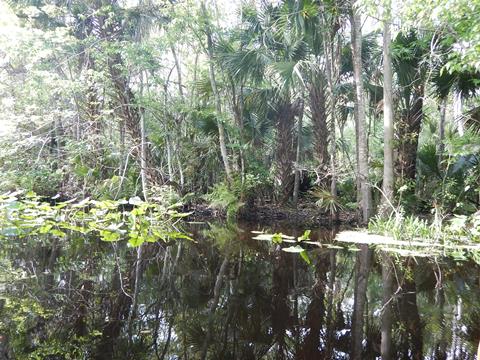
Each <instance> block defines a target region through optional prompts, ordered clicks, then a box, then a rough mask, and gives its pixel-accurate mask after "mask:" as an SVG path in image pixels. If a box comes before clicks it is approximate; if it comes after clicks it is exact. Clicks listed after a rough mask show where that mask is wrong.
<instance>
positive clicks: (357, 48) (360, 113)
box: [350, 9, 372, 224]
mask: <svg viewBox="0 0 480 360" xmlns="http://www.w3.org/2000/svg"><path fill="white" fill-rule="evenodd" d="M350 21H351V24H352V58H353V59H352V60H353V73H354V81H355V106H356V108H357V110H356V111H357V121H358V126H357V128H358V138H357V142H358V161H359V163H358V165H359V166H358V171H359V174H358V176H359V178H360V189H361V196H362V201H361V208H362V223H364V224H366V223H368V220H369V219H370V216H371V211H372V194H371V191H370V185H369V182H368V143H367V125H366V112H365V98H364V89H363V79H362V68H363V65H362V30H361V17H360V14H359V13H358V12H357V11H356V9H353V14H352V16H351V20H350Z"/></svg>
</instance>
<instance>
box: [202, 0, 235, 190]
mask: <svg viewBox="0 0 480 360" xmlns="http://www.w3.org/2000/svg"><path fill="white" fill-rule="evenodd" d="M202 11H203V13H204V16H205V18H207V10H206V8H205V3H204V2H202ZM205 32H206V34H207V51H208V58H209V76H210V84H211V86H212V92H213V96H214V98H215V111H216V115H217V126H218V140H219V142H220V153H221V155H222V161H223V166H224V168H225V175H226V177H227V181H228V183H232V181H233V177H232V170H231V169H230V163H229V161H228V152H227V145H226V140H225V128H224V126H223V122H222V121H223V120H222V103H221V100H220V94H219V92H218V88H217V81H216V80H215V69H214V67H213V41H212V34H211V30H210V26H209V25H208V24H207V25H206V28H205Z"/></svg>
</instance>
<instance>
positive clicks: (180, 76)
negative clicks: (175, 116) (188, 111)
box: [170, 45, 183, 100]
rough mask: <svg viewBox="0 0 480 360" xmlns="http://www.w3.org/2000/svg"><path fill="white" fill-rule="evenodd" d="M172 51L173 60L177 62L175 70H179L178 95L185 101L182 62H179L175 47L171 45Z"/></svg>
mask: <svg viewBox="0 0 480 360" xmlns="http://www.w3.org/2000/svg"><path fill="white" fill-rule="evenodd" d="M170 50H171V51H172V55H173V59H174V61H175V69H176V70H177V81H178V93H179V95H180V98H181V99H182V100H183V83H182V68H181V67H180V61H178V56H177V52H176V50H175V46H174V45H170Z"/></svg>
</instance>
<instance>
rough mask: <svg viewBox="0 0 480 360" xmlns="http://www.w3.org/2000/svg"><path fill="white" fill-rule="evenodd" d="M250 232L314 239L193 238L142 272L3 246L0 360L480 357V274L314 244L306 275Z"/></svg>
mask: <svg viewBox="0 0 480 360" xmlns="http://www.w3.org/2000/svg"><path fill="white" fill-rule="evenodd" d="M252 230H267V231H270V232H279V231H281V232H283V233H285V234H289V235H294V236H299V235H301V234H302V233H303V229H277V228H270V229H259V228H258V227H256V226H252V225H246V224H240V225H195V226H192V229H191V231H192V232H193V234H194V236H193V237H194V238H195V239H196V242H195V243H191V242H176V243H171V244H164V245H160V244H149V245H148V246H145V247H144V248H143V251H142V255H141V261H140V263H139V264H138V266H137V264H136V262H137V251H136V250H135V249H131V248H127V247H125V246H123V245H121V244H114V243H104V242H99V241H98V240H96V239H88V238H82V237H79V238H72V239H68V240H61V241H60V240H58V239H42V242H39V241H38V239H24V240H21V241H20V240H18V241H17V242H12V241H10V240H11V239H9V241H8V242H7V241H5V242H3V243H2V248H1V255H0V257H1V258H2V260H1V262H0V286H1V293H2V300H1V303H0V311H1V317H0V360H4V359H52V360H53V359H184V360H188V359H246V360H247V359H375V358H379V357H380V354H381V353H383V354H384V355H388V354H389V355H390V358H392V359H473V358H474V357H475V355H474V354H475V352H476V348H477V346H478V340H479V339H480V310H479V305H478V303H479V299H480V290H479V289H480V271H479V267H478V266H476V265H474V264H472V263H465V262H463V263H456V262H455V261H454V260H450V259H442V258H436V259H433V258H432V259H428V258H421V259H413V258H399V257H394V256H393V255H391V254H390V255H389V254H381V253H379V252H376V251H374V250H372V249H369V248H368V247H367V246H366V245H360V246H358V249H357V250H358V251H352V250H342V249H336V248H327V247H322V248H316V247H314V246H311V245H309V247H308V251H309V252H308V256H309V258H310V259H311V260H312V264H311V265H308V264H307V263H306V262H304V261H303V260H302V259H301V257H300V256H298V254H292V253H286V252H284V251H282V250H281V246H282V245H278V244H272V243H270V242H267V241H258V240H254V239H252V234H251V231H252ZM334 236H335V230H331V229H317V230H316V231H313V232H312V240H314V241H320V242H322V243H328V242H331V241H332V239H333V238H334ZM386 274H387V275H388V274H390V278H388V276H387V275H386ZM388 279H390V280H388ZM389 281H390V282H389ZM136 283H137V286H135V285H136ZM389 284H390V285H389ZM133 299H135V301H134V300H133ZM385 313H386V314H387V315H389V316H384V314H385ZM382 315H383V316H382ZM382 319H383V320H382ZM382 334H384V336H383V339H384V341H383V342H382ZM388 334H391V336H390V337H389V336H388ZM385 339H387V340H388V339H391V340H390V341H385Z"/></svg>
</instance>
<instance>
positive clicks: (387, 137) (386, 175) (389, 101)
mask: <svg viewBox="0 0 480 360" xmlns="http://www.w3.org/2000/svg"><path fill="white" fill-rule="evenodd" d="M383 16H384V21H383V26H384V30H383V159H384V160H383V188H382V192H383V197H382V202H381V203H382V205H381V209H380V211H381V215H382V216H384V217H388V216H389V215H390V214H391V213H392V211H393V210H394V209H393V208H392V206H393V185H394V172H393V126H394V125H393V95H392V93H393V91H392V87H393V83H392V56H391V49H390V47H391V35H390V3H389V2H387V3H386V4H385V10H384V15H383Z"/></svg>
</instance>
